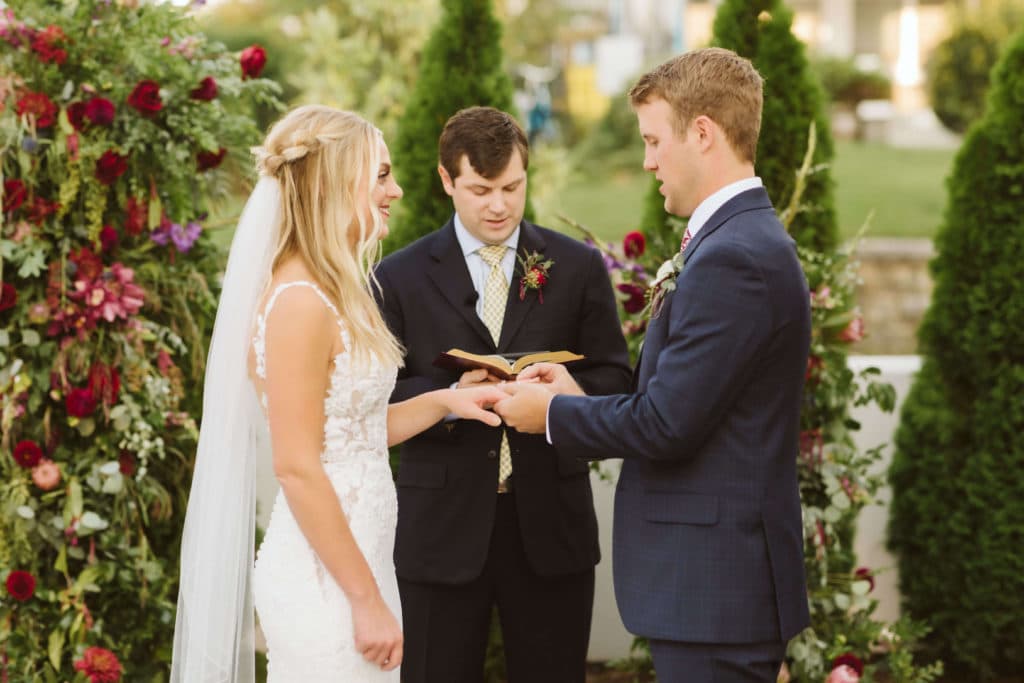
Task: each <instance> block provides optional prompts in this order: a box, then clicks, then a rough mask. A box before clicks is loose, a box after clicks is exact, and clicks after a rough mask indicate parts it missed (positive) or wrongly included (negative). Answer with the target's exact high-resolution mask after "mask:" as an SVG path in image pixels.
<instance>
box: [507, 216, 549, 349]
mask: <svg viewBox="0 0 1024 683" xmlns="http://www.w3.org/2000/svg"><path fill="white" fill-rule="evenodd" d="M545 246H546V243H545V242H544V237H543V236H542V235H541V234H540V231H539V230H537V228H535V227H533V226H532V225H530V224H529V223H526V222H525V221H524V222H523V223H522V224H521V225H520V228H519V246H518V248H517V249H516V257H517V258H516V266H515V269H514V270H513V275H512V282H510V283H509V285H508V302H507V303H506V304H505V320H504V322H502V324H501V338H500V339H499V340H498V351H499V352H500V353H504V352H515V351H554V350H556V349H517V348H514V347H511V346H510V343H511V341H512V339H513V338H514V337H515V334H516V332H518V331H519V328H520V327H521V326H522V324H523V321H524V320H526V319H527V317H529V314H530V311H531V309H532V308H533V306H534V303H535V302H536V301H537V300H538V298H539V296H538V292H534V291H529V290H527V292H526V295H525V296H524V297H523V298H522V299H520V298H519V278H520V277H522V276H523V272H522V270H523V269H522V266H520V265H519V258H520V257H524V258H525V256H526V255H527V254H529V253H530V252H534V251H536V252H538V253H541V254H542V253H544V247H545Z"/></svg>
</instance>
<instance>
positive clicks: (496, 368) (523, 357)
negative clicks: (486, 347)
mask: <svg viewBox="0 0 1024 683" xmlns="http://www.w3.org/2000/svg"><path fill="white" fill-rule="evenodd" d="M583 358H584V356H581V355H579V354H578V353H573V352H571V351H531V352H528V353H515V354H507V355H504V356H501V355H497V354H494V355H488V356H483V355H479V354H476V353H469V352H468V351H463V350H462V349H448V350H447V351H444V352H442V353H441V354H440V355H439V356H438V357H437V358H435V359H434V365H436V366H437V367H439V368H446V369H448V370H454V371H456V372H466V371H467V370H475V369H476V368H486V369H487V371H488V372H490V373H491V374H492V375H494V376H495V377H500V378H501V379H503V380H506V381H511V380H514V379H515V378H516V376H517V375H518V374H519V373H520V372H522V371H523V370H524V369H525V368H526V367H527V366H528V365H533V364H534V363H571V362H573V361H577V360H582V359H583Z"/></svg>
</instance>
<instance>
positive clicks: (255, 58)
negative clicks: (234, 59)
mask: <svg viewBox="0 0 1024 683" xmlns="http://www.w3.org/2000/svg"><path fill="white" fill-rule="evenodd" d="M238 61H239V63H240V64H241V65H242V78H243V79H244V78H259V75H260V73H261V72H262V71H263V67H264V66H265V65H266V63H267V51H266V50H264V49H263V48H262V47H260V46H259V45H250V46H249V47H247V48H245V49H244V50H242V54H241V55H240V56H239V58H238Z"/></svg>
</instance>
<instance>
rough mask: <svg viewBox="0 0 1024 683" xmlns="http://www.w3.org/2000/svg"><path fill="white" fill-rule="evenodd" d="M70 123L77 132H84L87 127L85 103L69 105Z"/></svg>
mask: <svg viewBox="0 0 1024 683" xmlns="http://www.w3.org/2000/svg"><path fill="white" fill-rule="evenodd" d="M67 112H68V121H69V122H70V123H71V125H72V126H73V127H74V129H75V130H82V126H84V125H85V102H72V103H71V104H69V105H68V108H67Z"/></svg>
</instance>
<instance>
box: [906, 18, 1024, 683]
mask: <svg viewBox="0 0 1024 683" xmlns="http://www.w3.org/2000/svg"><path fill="white" fill-rule="evenodd" d="M947 190H948V192H949V201H948V203H947V206H946V211H945V217H944V221H943V225H942V227H941V228H940V231H939V234H938V236H937V238H936V248H937V256H936V257H935V259H934V260H933V262H932V264H931V268H932V274H933V276H934V279H935V291H934V294H933V298H932V303H931V306H930V308H929V310H928V312H927V314H926V316H925V319H924V321H923V323H922V327H921V330H920V332H919V338H920V345H921V348H922V351H923V353H924V356H925V362H924V365H923V368H922V370H921V372H920V373H919V374H918V376H917V378H916V380H915V383H914V386H913V388H912V390H911V392H910V394H909V395H908V397H907V400H906V403H905V404H904V407H903V413H902V420H901V424H900V428H899V430H898V432H897V436H896V453H895V455H894V459H893V464H892V467H891V469H890V472H889V478H890V481H891V483H892V487H893V501H892V507H891V517H890V524H889V535H890V546H891V548H892V549H893V550H894V551H895V552H896V553H897V554H898V556H899V567H900V583H901V593H902V595H903V599H904V606H905V608H906V609H907V611H909V612H910V614H911V615H912V616H914V617H918V618H924V619H927V620H928V621H930V622H931V625H932V627H933V628H934V630H933V631H932V633H931V635H930V636H929V643H930V645H931V646H932V647H933V649H934V651H935V652H937V653H941V655H942V658H943V659H944V660H945V661H946V662H947V664H948V665H949V668H950V670H951V673H958V674H961V675H964V676H965V679H967V678H969V679H970V680H992V679H993V678H995V677H999V676H1018V675H1019V673H1020V670H1021V668H1022V667H1024V561H1022V559H1021V558H1022V554H1021V545H1022V542H1024V477H1022V476H1021V472H1022V468H1024V402H1022V401H1021V397H1022V396H1024V280H1022V278H1021V265H1020V264H1021V263H1024V34H1021V35H1019V36H1018V37H1017V38H1016V40H1015V41H1014V42H1013V43H1011V45H1010V47H1009V49H1008V50H1007V51H1006V52H1005V54H1004V55H1003V57H1002V58H1001V60H1000V61H999V62H998V63H997V65H996V67H995V69H994V71H993V77H992V85H991V89H990V91H989V96H988V102H987V105H986V114H985V115H984V117H983V118H982V119H981V121H980V122H979V123H978V124H977V125H976V126H975V127H974V128H973V129H971V130H970V132H969V133H968V134H967V137H966V138H965V140H964V143H963V146H962V147H961V149H960V152H959V153H958V155H957V158H956V161H955V163H954V166H953V172H952V175H951V176H950V178H949V180H948V182H947Z"/></svg>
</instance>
